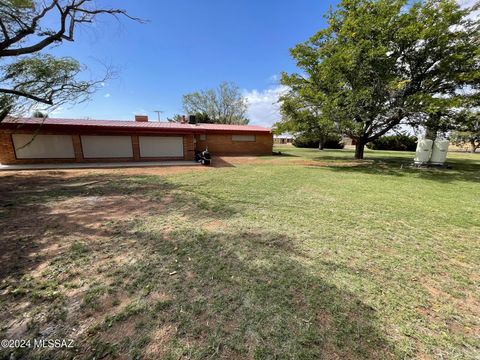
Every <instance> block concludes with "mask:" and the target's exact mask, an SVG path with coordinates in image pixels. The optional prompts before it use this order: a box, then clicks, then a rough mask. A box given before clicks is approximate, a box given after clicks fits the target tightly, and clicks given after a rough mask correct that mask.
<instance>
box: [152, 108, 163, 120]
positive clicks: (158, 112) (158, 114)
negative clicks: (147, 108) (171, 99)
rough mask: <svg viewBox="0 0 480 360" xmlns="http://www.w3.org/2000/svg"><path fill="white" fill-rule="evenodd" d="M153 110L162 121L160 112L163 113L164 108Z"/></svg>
mask: <svg viewBox="0 0 480 360" xmlns="http://www.w3.org/2000/svg"><path fill="white" fill-rule="evenodd" d="M153 112H156V113H157V117H158V121H160V114H162V113H163V111H162V110H154V111H153Z"/></svg>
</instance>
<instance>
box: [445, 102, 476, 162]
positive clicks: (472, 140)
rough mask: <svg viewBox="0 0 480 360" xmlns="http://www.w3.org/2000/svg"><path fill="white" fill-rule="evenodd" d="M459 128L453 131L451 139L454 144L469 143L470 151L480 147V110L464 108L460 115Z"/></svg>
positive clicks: (472, 151)
mask: <svg viewBox="0 0 480 360" xmlns="http://www.w3.org/2000/svg"><path fill="white" fill-rule="evenodd" d="M459 119H460V121H459V122H458V126H457V129H456V130H455V131H453V132H452V135H451V140H452V142H453V143H454V144H457V145H461V146H463V145H465V144H469V146H470V152H471V153H474V152H475V151H476V150H477V149H478V148H480V112H478V110H477V111H474V110H464V111H462V112H461V113H460V115H459Z"/></svg>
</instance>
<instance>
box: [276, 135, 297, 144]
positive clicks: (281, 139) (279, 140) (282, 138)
mask: <svg viewBox="0 0 480 360" xmlns="http://www.w3.org/2000/svg"><path fill="white" fill-rule="evenodd" d="M273 142H274V143H275V144H291V143H292V142H293V135H291V134H287V133H285V134H281V135H273Z"/></svg>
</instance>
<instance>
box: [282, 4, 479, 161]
mask: <svg viewBox="0 0 480 360" xmlns="http://www.w3.org/2000/svg"><path fill="white" fill-rule="evenodd" d="M471 11H472V9H461V8H460V7H459V6H458V4H457V3H456V2H455V1H454V0H426V1H423V2H414V3H409V2H408V1H406V0H343V1H342V2H341V3H340V4H339V6H338V8H337V9H336V10H335V11H332V12H330V13H329V14H327V16H326V17H327V20H328V27H327V28H326V29H323V30H321V31H319V32H318V33H317V34H315V35H314V36H313V37H311V38H310V39H309V40H308V41H306V42H304V43H301V44H298V45H297V46H295V47H294V48H293V49H291V54H292V57H293V58H294V59H295V61H296V62H297V66H298V67H299V69H300V72H299V73H294V74H286V73H284V74H282V80H281V82H282V84H284V85H286V86H288V87H289V88H290V91H289V93H288V98H294V99H296V100H295V101H296V102H297V103H300V104H301V106H302V108H303V109H305V110H306V111H310V112H312V113H313V114H315V112H318V109H320V110H321V114H322V118H325V119H328V120H329V121H332V122H334V123H336V124H338V125H339V129H340V130H341V131H342V132H343V133H345V134H346V135H348V136H350V137H351V138H353V139H355V140H356V143H357V148H356V153H355V157H356V158H358V159H361V158H363V149H364V146H365V144H366V143H368V142H370V141H373V140H375V139H377V138H378V137H380V136H382V135H384V134H386V133H387V132H388V131H390V130H391V129H394V128H396V127H398V126H399V125H400V124H402V123H405V124H416V125H419V124H425V122H427V121H432V119H433V121H435V120H436V118H438V117H439V116H445V114H447V110H449V109H452V108H454V107H458V106H461V104H462V101H463V100H464V98H465V97H467V96H478V95H477V93H478V88H479V78H480V71H479V63H480V61H479V55H480V52H479V49H480V46H479V45H480V43H479V36H478V20H475V19H472V18H469V17H468V15H469V14H470V13H471ZM466 86H468V87H469V89H470V93H469V95H464V94H463V95H461V92H459V90H460V89H462V88H465V87H466ZM289 106H290V104H289V102H286V103H284V104H283V105H282V109H284V111H285V109H287V108H288V107H289Z"/></svg>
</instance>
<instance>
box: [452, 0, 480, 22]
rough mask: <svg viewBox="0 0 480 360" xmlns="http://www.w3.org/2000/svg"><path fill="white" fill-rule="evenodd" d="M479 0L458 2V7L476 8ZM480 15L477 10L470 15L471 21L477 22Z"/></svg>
mask: <svg viewBox="0 0 480 360" xmlns="http://www.w3.org/2000/svg"><path fill="white" fill-rule="evenodd" d="M477 1H478V0H457V3H458V5H460V6H461V7H462V8H470V7H472V6H474V5H475V4H476V3H477ZM479 15H480V10H479V9H477V10H475V11H473V12H472V13H470V15H469V16H468V18H469V19H471V20H475V19H476V18H477V17H478V16H479Z"/></svg>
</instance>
